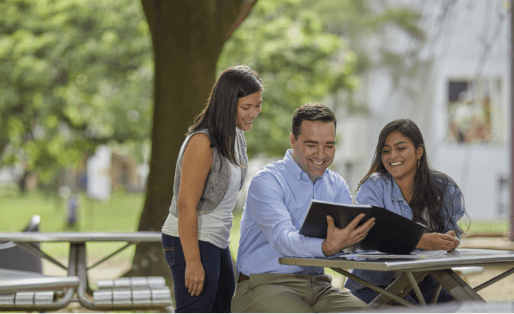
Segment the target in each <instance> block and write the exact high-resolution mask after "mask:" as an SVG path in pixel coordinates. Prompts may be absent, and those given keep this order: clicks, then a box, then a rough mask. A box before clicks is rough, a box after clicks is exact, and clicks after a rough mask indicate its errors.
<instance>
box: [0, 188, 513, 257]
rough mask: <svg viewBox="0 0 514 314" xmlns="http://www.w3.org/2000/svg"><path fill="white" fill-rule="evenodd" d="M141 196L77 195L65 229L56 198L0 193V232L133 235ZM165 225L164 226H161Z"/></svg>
mask: <svg viewBox="0 0 514 314" xmlns="http://www.w3.org/2000/svg"><path fill="white" fill-rule="evenodd" d="M144 197H145V196H144V194H129V193H114V194H113V195H112V197H111V198H110V199H109V200H108V201H106V202H101V201H96V200H91V199H89V198H88V197H87V196H86V195H85V194H80V206H79V220H78V224H77V227H76V228H75V229H73V230H70V229H68V227H67V223H66V208H65V203H64V201H63V199H61V198H59V197H57V196H46V195H45V194H44V193H43V192H40V191H31V192H28V193H27V194H25V195H23V196H21V195H20V194H19V193H18V192H17V191H16V190H15V189H8V190H6V189H0V209H1V219H0V231H1V232H17V231H21V230H22V229H23V228H24V227H25V225H26V224H27V223H28V222H29V220H30V218H31V217H32V216H33V215H39V216H41V224H40V230H41V231H42V232H61V231H83V232H86V231H105V232H132V231H136V229H137V226H138V223H139V217H140V213H141V210H142V208H143V202H144ZM241 215H242V211H234V222H233V226H232V231H231V236H230V250H231V252H232V256H233V257H234V258H235V257H236V256H237V248H238V246H239V223H240V221H241ZM163 223H164V222H163ZM508 231H509V221H508V220H507V219H504V220H501V221H474V220H472V221H471V227H470V229H469V231H468V232H469V233H470V234H473V233H488V232H489V233H503V234H506V233H507V232H508ZM121 246H122V244H121V243H120V244H117V243H116V244H113V243H93V244H89V245H88V252H89V255H90V256H104V255H106V254H108V253H109V252H111V251H113V250H115V249H116V248H117V247H121ZM42 249H43V250H44V251H46V252H48V253H49V254H51V255H52V256H57V257H66V256H68V249H69V248H68V245H67V244H66V243H43V245H42ZM133 254H134V247H131V248H130V249H127V250H125V251H123V252H122V253H121V256H122V257H126V258H131V257H132V256H133Z"/></svg>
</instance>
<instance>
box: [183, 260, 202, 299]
mask: <svg viewBox="0 0 514 314" xmlns="http://www.w3.org/2000/svg"><path fill="white" fill-rule="evenodd" d="M185 279H186V282H185V284H186V288H187V289H188V291H189V293H191V296H192V297H194V296H199V295H200V293H202V290H203V283H204V281H205V271H204V269H203V265H202V262H201V261H198V262H193V263H188V262H186V277H185Z"/></svg>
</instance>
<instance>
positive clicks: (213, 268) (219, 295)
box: [162, 234, 236, 313]
mask: <svg viewBox="0 0 514 314" xmlns="http://www.w3.org/2000/svg"><path fill="white" fill-rule="evenodd" d="M199 245H200V257H201V260H202V265H203V268H204V270H205V282H204V285H203V290H202V293H200V295H199V296H194V297H192V296H191V294H190V293H189V292H188V289H187V288H186V286H185V272H186V260H185V258H184V251H183V250H182V245H181V244H180V238H178V237H172V236H169V235H166V234H163V235H162V248H163V250H164V256H165V257H166V262H168V265H169V266H170V269H171V273H172V275H173V286H174V289H175V303H176V306H177V308H176V309H175V312H177V313H186V312H187V313H209V312H213V313H230V303H231V301H232V296H233V295H234V292H235V289H236V280H235V276H234V266H233V264H232V257H231V255H230V249H229V248H228V247H227V248H226V249H220V248H218V247H217V246H215V245H214V244H211V243H209V242H204V241H199Z"/></svg>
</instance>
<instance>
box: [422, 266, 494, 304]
mask: <svg viewBox="0 0 514 314" xmlns="http://www.w3.org/2000/svg"><path fill="white" fill-rule="evenodd" d="M430 274H431V275H432V276H433V277H434V278H435V280H437V281H438V282H439V283H440V284H441V285H442V286H443V288H445V289H446V290H447V291H448V292H449V293H450V294H451V295H452V296H453V297H454V298H455V300H457V301H481V302H485V300H484V299H483V298H482V297H481V296H480V295H479V294H478V293H476V292H475V291H473V289H472V288H471V287H470V286H469V285H468V284H467V283H466V282H465V281H464V280H463V279H462V278H460V277H459V275H457V274H456V273H455V272H454V271H453V270H451V269H445V270H436V271H431V272H430Z"/></svg>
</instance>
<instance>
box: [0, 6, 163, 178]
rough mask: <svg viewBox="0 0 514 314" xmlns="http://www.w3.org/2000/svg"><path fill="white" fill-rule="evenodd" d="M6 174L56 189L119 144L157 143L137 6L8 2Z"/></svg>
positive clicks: (3, 115) (0, 122) (1, 143)
mask: <svg viewBox="0 0 514 314" xmlns="http://www.w3.org/2000/svg"><path fill="white" fill-rule="evenodd" d="M0 12H2V18H0V80H1V81H2V84H0V165H5V164H12V163H21V164H23V165H25V167H26V169H27V170H29V171H33V170H36V169H37V170H38V171H39V172H40V180H41V181H43V182H50V181H52V180H53V179H54V178H55V176H56V174H57V170H58V169H60V168H61V167H62V166H63V165H73V164H75V165H76V164H78V163H80V162H81V161H82V160H83V157H84V153H91V152H92V151H94V148H95V147H96V146H97V145H98V144H103V143H109V142H111V141H114V142H119V143H124V142H136V143H137V142H140V141H141V140H142V139H146V138H148V136H149V131H150V125H151V124H150V123H151V108H152V107H151V98H152V79H153V60H152V47H151V42H150V35H149V30H148V25H147V23H146V20H145V18H144V14H143V12H142V9H141V4H140V3H139V1H137V0H110V1H97V0H83V1H71V0H4V1H2V2H0Z"/></svg>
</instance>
